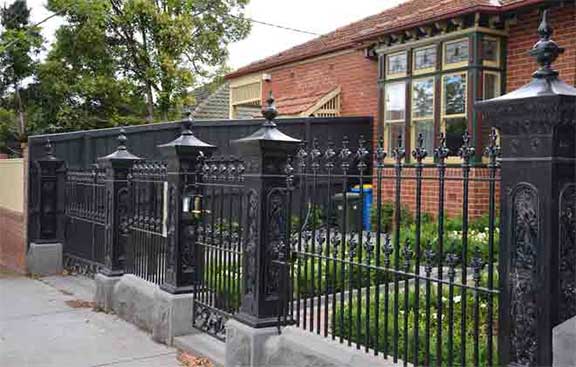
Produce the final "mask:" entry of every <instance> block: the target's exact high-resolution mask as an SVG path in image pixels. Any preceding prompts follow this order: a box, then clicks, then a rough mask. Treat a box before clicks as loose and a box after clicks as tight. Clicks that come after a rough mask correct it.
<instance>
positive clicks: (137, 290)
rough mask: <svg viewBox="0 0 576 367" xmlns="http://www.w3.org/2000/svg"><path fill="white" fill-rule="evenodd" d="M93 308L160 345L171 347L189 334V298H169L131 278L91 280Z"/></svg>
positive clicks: (167, 295) (99, 276) (99, 278)
mask: <svg viewBox="0 0 576 367" xmlns="http://www.w3.org/2000/svg"><path fill="white" fill-rule="evenodd" d="M94 280H95V282H96V293H95V296H94V303H95V307H96V308H98V309H100V310H102V311H105V312H114V313H115V314H116V315H118V317H120V318H122V319H123V320H126V321H128V322H130V323H132V324H134V325H136V326H138V327H139V328H141V329H143V330H145V331H148V332H150V333H151V334H152V338H153V339H154V340H155V341H157V342H160V343H164V344H167V345H172V344H173V342H174V338H175V337H177V336H181V335H186V334H190V333H192V332H193V326H192V307H193V304H192V295H190V294H180V295H173V294H169V293H166V292H164V291H162V290H161V289H160V288H159V287H158V286H157V285H155V284H153V283H150V282H148V281H146V280H144V279H141V278H139V277H137V276H134V275H131V274H125V275H123V276H121V277H107V276H105V275H102V274H97V275H96V277H95V279H94Z"/></svg>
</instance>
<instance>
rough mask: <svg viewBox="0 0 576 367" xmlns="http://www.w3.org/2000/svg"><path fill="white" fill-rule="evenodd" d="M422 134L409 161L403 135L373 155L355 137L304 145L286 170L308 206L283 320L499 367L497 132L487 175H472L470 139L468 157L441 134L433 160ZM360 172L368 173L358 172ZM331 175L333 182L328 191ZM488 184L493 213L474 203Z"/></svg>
mask: <svg viewBox="0 0 576 367" xmlns="http://www.w3.org/2000/svg"><path fill="white" fill-rule="evenodd" d="M417 140H418V144H417V147H416V148H415V149H414V150H413V151H412V152H411V153H412V154H411V156H412V161H413V162H414V163H413V164H406V163H405V161H406V155H407V153H406V152H405V150H404V148H403V147H402V145H401V139H399V140H398V143H397V146H396V147H395V148H394V149H393V151H392V156H391V157H388V156H387V154H386V151H385V150H384V148H383V141H382V139H381V140H380V142H379V144H378V146H377V147H376V149H375V151H374V154H373V155H371V154H370V153H369V150H368V144H367V143H366V142H364V141H361V142H360V144H359V148H358V149H357V150H355V151H352V150H351V149H350V148H349V143H348V142H347V141H346V140H345V141H343V142H342V145H341V147H339V148H338V149H336V148H335V147H334V146H333V145H332V144H331V143H328V144H327V145H326V146H324V147H320V144H319V142H318V141H314V142H313V143H312V144H311V145H310V146H304V145H303V146H302V147H301V148H300V150H299V152H298V154H297V157H296V159H295V161H294V162H293V163H292V164H291V165H289V167H288V169H287V173H288V186H289V189H290V192H291V193H292V194H290V195H289V196H290V198H291V200H292V201H295V202H296V203H297V206H298V209H297V210H295V211H292V212H291V214H290V216H291V218H290V219H291V220H290V221H291V225H290V235H289V238H290V254H289V256H287V257H286V261H285V262H283V264H284V266H289V270H288V271H286V273H287V274H289V278H290V281H287V282H284V297H285V300H286V302H285V303H284V305H285V306H284V308H285V310H284V311H285V312H284V315H283V316H282V317H283V319H282V320H281V323H282V324H285V323H290V322H294V323H296V324H297V325H298V326H300V327H302V328H304V329H306V330H309V331H310V332H313V333H317V334H320V335H323V336H325V337H327V338H331V339H334V340H339V341H340V342H341V343H345V344H347V345H350V346H352V345H354V346H355V347H356V348H358V349H364V350H365V351H366V352H369V353H373V354H374V355H381V356H383V357H384V358H392V359H393V360H394V362H398V361H400V360H401V361H403V363H404V365H407V364H409V363H412V364H414V365H418V366H419V365H425V366H431V365H436V366H455V365H462V366H469V365H488V366H491V365H496V364H498V360H497V357H496V356H497V353H496V333H497V330H498V326H497V320H498V318H497V316H496V315H497V309H498V299H499V298H498V294H499V291H498V288H497V286H496V285H497V284H498V282H497V278H498V273H497V271H496V265H497V254H498V241H499V231H498V222H497V205H496V202H497V187H498V181H499V166H498V164H497V161H496V158H497V156H498V154H499V148H498V146H497V145H496V134H495V132H493V133H492V135H491V139H490V141H491V144H490V145H489V147H488V148H487V149H486V152H485V155H486V159H487V163H486V164H485V165H484V164H479V163H478V164H474V168H481V167H484V168H485V169H486V171H485V172H487V174H486V175H485V176H482V177H478V176H477V175H475V176H474V177H471V175H470V172H471V168H472V166H473V164H472V162H473V158H474V156H475V155H476V152H475V150H474V148H473V147H472V146H471V143H470V136H469V135H468V134H466V135H465V136H464V138H463V145H462V147H461V148H460V149H459V151H458V152H450V151H449V150H448V149H447V147H446V139H445V138H444V137H443V136H442V137H441V138H440V142H439V145H438V146H439V148H437V149H436V150H435V152H434V154H433V155H434V157H433V159H434V160H433V161H429V160H428V159H427V158H428V152H426V151H425V150H424V148H423V146H424V144H423V139H422V137H421V136H420V137H419V138H418V139H417ZM371 156H373V158H374V159H373V161H371ZM452 156H457V157H459V158H460V161H461V163H460V174H459V175H456V176H454V175H451V176H450V177H447V176H446V170H447V164H446V162H447V160H448V158H449V157H452ZM427 162H430V163H427ZM369 165H373V172H374V175H373V176H372V175H368V174H367V172H368V167H369ZM353 167H355V168H356V169H357V172H358V174H352V173H350V172H351V169H352V168H353ZM293 171H294V173H293V174H292V172H293ZM292 175H293V177H292ZM321 180H322V181H325V182H328V183H329V185H328V187H330V188H331V189H330V190H328V191H324V193H323V195H321V196H320V195H318V190H317V187H318V183H319V182H320V181H321ZM352 182H354V183H358V184H359V185H358V186H357V187H356V189H355V188H354V186H353V185H352V184H351V183H352ZM447 182H450V190H452V191H457V193H458V194H459V199H458V201H459V203H460V205H461V212H460V215H459V216H457V217H447V216H446V214H445V206H446V205H447V199H446V193H447ZM332 183H338V185H337V186H334V185H333V184H332ZM366 184H369V185H370V188H368V187H367V186H366ZM404 186H406V187H404ZM458 186H459V190H456V189H455V188H456V187H458ZM296 188H298V192H296V190H295V189H296ZM478 189H485V190H486V192H487V195H486V197H485V200H486V204H487V207H488V213H487V214H486V215H484V216H477V215H472V214H471V211H470V208H469V206H470V205H469V201H468V198H469V196H470V192H471V191H472V190H478ZM424 190H433V191H434V195H437V201H436V203H437V208H436V210H435V211H434V212H433V213H427V212H424V211H423V209H422V208H423V206H422V200H423V192H424ZM370 191H372V194H373V195H374V198H373V199H372V200H368V201H370V202H369V203H367V200H366V199H369V197H368V196H369V195H370ZM390 194H391V196H390ZM451 194H453V192H451ZM366 204H371V205H372V210H371V211H368V210H367V208H365V207H364V206H365V205H366ZM408 204H411V205H410V206H409V207H410V208H412V209H409V207H408ZM292 206H293V205H291V206H290V207H292ZM367 217H368V218H367ZM279 263H280V264H281V263H282V261H280V262H279ZM280 266H281V265H280Z"/></svg>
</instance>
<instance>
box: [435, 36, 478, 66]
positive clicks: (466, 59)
mask: <svg viewBox="0 0 576 367" xmlns="http://www.w3.org/2000/svg"><path fill="white" fill-rule="evenodd" d="M457 45H460V46H464V45H466V48H465V50H466V53H465V54H464V56H461V57H462V60H460V61H454V62H452V61H450V60H449V59H447V58H448V57H450V56H449V55H450V53H451V50H450V47H451V46H457ZM470 49H471V45H470V38H469V37H464V38H458V39H455V40H450V41H446V42H444V43H443V44H442V70H448V69H457V68H462V67H466V66H468V65H469V64H470ZM454 50H455V52H456V53H460V52H462V51H459V50H460V48H454Z"/></svg>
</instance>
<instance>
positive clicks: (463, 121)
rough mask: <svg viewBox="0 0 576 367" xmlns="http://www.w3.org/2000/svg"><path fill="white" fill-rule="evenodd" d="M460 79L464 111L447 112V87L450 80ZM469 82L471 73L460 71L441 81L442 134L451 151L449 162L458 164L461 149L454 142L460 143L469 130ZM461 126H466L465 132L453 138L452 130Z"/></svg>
mask: <svg viewBox="0 0 576 367" xmlns="http://www.w3.org/2000/svg"><path fill="white" fill-rule="evenodd" d="M457 77H460V80H461V81H462V85H461V87H460V88H459V90H460V92H461V94H462V97H461V98H463V102H462V105H463V106H462V107H463V110H461V111H460V110H458V111H455V112H450V111H447V109H448V106H447V95H448V93H447V91H446V90H447V86H448V84H447V83H448V82H447V81H448V79H450V78H453V80H454V78H457ZM468 81H469V73H468V71H460V72H452V73H447V74H443V75H442V80H441V88H440V95H441V98H440V101H441V105H440V132H442V133H444V135H445V136H446V144H447V146H448V148H449V149H450V156H449V158H448V162H454V163H457V162H459V160H458V159H457V157H456V156H457V155H458V148H459V144H458V143H453V142H460V139H461V137H462V135H463V134H464V132H465V131H466V130H468V122H469V121H468V108H469V106H468ZM458 125H460V127H462V125H463V126H464V131H461V132H459V133H458V134H456V136H453V135H454V134H453V133H452V132H451V130H452V128H453V127H454V126H458Z"/></svg>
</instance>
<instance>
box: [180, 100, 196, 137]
mask: <svg viewBox="0 0 576 367" xmlns="http://www.w3.org/2000/svg"><path fill="white" fill-rule="evenodd" d="M182 114H183V115H184V119H182V135H192V130H191V128H192V122H193V121H192V109H191V108H190V107H186V108H185V109H184V111H183V112H182Z"/></svg>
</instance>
